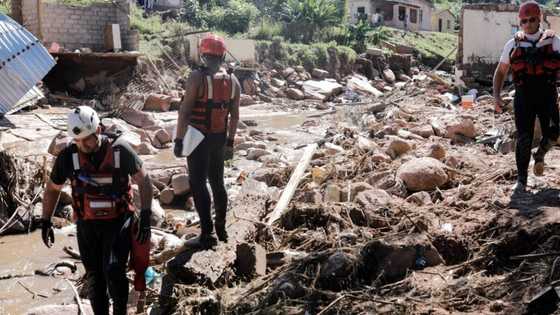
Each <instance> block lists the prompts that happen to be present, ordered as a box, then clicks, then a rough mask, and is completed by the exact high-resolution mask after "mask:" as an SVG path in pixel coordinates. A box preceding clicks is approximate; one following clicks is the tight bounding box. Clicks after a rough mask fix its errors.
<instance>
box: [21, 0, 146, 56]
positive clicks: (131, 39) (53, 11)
mask: <svg viewBox="0 0 560 315" xmlns="http://www.w3.org/2000/svg"><path fill="white" fill-rule="evenodd" d="M20 1H21V0H20ZM116 2H117V4H118V5H115V4H112V3H96V4H92V5H90V6H85V7H84V6H68V5H63V4H57V3H45V2H43V1H41V10H40V13H41V14H40V19H39V18H38V11H39V10H38V5H37V4H38V3H39V1H38V0H23V1H21V3H22V18H23V25H24V26H25V27H26V28H27V29H29V30H30V31H31V32H32V33H34V34H35V35H36V36H38V37H39V38H41V39H42V41H43V42H44V44H45V45H46V46H47V47H48V46H49V45H50V44H51V43H52V42H56V43H58V44H59V45H61V46H62V47H64V48H66V49H68V50H75V49H77V48H84V47H87V48H91V49H92V50H93V51H105V44H104V38H105V34H104V31H105V27H106V25H108V24H119V25H120V32H121V40H122V46H123V49H125V50H134V49H137V43H136V42H135V40H137V36H135V34H134V33H133V32H131V30H130V22H129V18H128V13H129V12H130V3H129V1H128V0H118V1H116ZM39 20H40V21H39ZM39 22H40V24H39Z"/></svg>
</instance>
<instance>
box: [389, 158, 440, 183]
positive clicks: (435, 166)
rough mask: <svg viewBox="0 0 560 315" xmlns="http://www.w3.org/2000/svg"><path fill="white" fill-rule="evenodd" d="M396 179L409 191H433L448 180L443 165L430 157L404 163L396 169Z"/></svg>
mask: <svg viewBox="0 0 560 315" xmlns="http://www.w3.org/2000/svg"><path fill="white" fill-rule="evenodd" d="M397 177H398V178H400V179H401V180H402V181H403V182H404V183H405V185H406V187H407V189H408V190H410V191H423V190H433V189H435V188H436V187H441V186H443V185H445V184H446V183H447V181H448V180H449V177H448V176H447V174H446V172H445V165H444V164H443V163H441V162H440V161H438V160H436V159H434V158H431V157H423V158H416V159H412V160H410V161H408V162H406V163H404V164H403V165H401V167H400V168H399V169H398V171H397Z"/></svg>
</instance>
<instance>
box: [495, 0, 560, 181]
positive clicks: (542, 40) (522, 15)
mask: <svg viewBox="0 0 560 315" xmlns="http://www.w3.org/2000/svg"><path fill="white" fill-rule="evenodd" d="M541 17H542V12H541V8H540V6H539V5H538V4H537V3H536V2H534V1H529V2H524V3H523V4H521V6H520V8H519V25H520V26H521V29H522V32H519V33H518V34H517V35H516V36H515V37H514V38H513V39H511V40H509V41H508V42H507V43H506V45H505V47H504V50H503V52H502V55H501V57H500V62H499V64H498V67H497V68H496V71H495V73H494V98H495V101H496V103H495V111H496V112H497V113H501V112H502V98H501V91H502V86H503V83H504V80H505V79H506V77H507V74H508V71H509V69H510V68H511V71H512V76H513V81H514V84H515V98H514V101H513V107H514V113H515V127H516V129H517V146H516V149H515V159H516V163H517V172H518V176H517V182H516V184H515V185H514V186H513V191H514V192H523V191H525V189H526V186H527V177H528V168H529V163H530V160H531V148H532V142H533V133H534V127H535V118H536V117H538V119H539V123H540V126H541V130H542V139H541V141H540V144H539V147H538V148H537V150H536V152H535V153H534V154H533V159H534V162H535V164H534V167H533V171H534V173H535V175H536V176H542V175H543V172H544V158H545V154H546V153H547V151H549V150H550V149H551V147H552V145H553V144H554V142H556V140H557V138H558V131H559V127H558V121H559V116H558V105H557V92H556V79H557V73H558V70H559V69H560V53H559V51H560V38H558V36H555V35H554V33H552V32H549V31H546V32H545V31H542V30H541V29H540V22H541Z"/></svg>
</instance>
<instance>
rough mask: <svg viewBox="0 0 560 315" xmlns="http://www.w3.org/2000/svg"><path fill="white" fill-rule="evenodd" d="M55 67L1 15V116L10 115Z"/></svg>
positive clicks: (34, 41)
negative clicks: (8, 113)
mask: <svg viewBox="0 0 560 315" xmlns="http://www.w3.org/2000/svg"><path fill="white" fill-rule="evenodd" d="M54 65H55V61H54V59H53V58H52V56H51V55H50V54H49V52H48V51H47V49H46V48H45V47H44V46H43V45H42V44H41V42H39V40H38V39H37V38H36V37H35V36H33V34H31V33H30V32H29V31H28V30H26V29H25V28H24V27H23V26H21V25H19V24H18V23H17V22H16V21H14V20H12V19H11V18H9V17H8V16H6V15H4V14H0V115H1V114H5V113H7V112H11V111H12V110H13V108H14V107H16V105H18V103H19V101H20V100H21V99H22V98H23V97H24V96H25V95H26V94H27V93H28V92H29V90H31V89H32V88H33V87H34V86H35V84H37V82H39V81H40V80H41V79H42V78H43V77H44V76H45V75H46V74H47V73H48V72H49V71H50V69H52V67H54ZM20 104H21V103H20Z"/></svg>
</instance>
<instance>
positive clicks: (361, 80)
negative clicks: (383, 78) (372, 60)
mask: <svg viewBox="0 0 560 315" xmlns="http://www.w3.org/2000/svg"><path fill="white" fill-rule="evenodd" d="M346 87H347V88H349V89H352V90H354V91H357V92H361V93H366V94H371V95H373V96H375V97H380V96H382V95H383V92H381V91H379V90H378V89H376V88H374V87H373V86H372V85H371V84H370V83H369V82H368V80H367V78H365V77H362V76H358V75H354V76H352V77H351V78H350V79H348V81H347V83H346Z"/></svg>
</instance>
